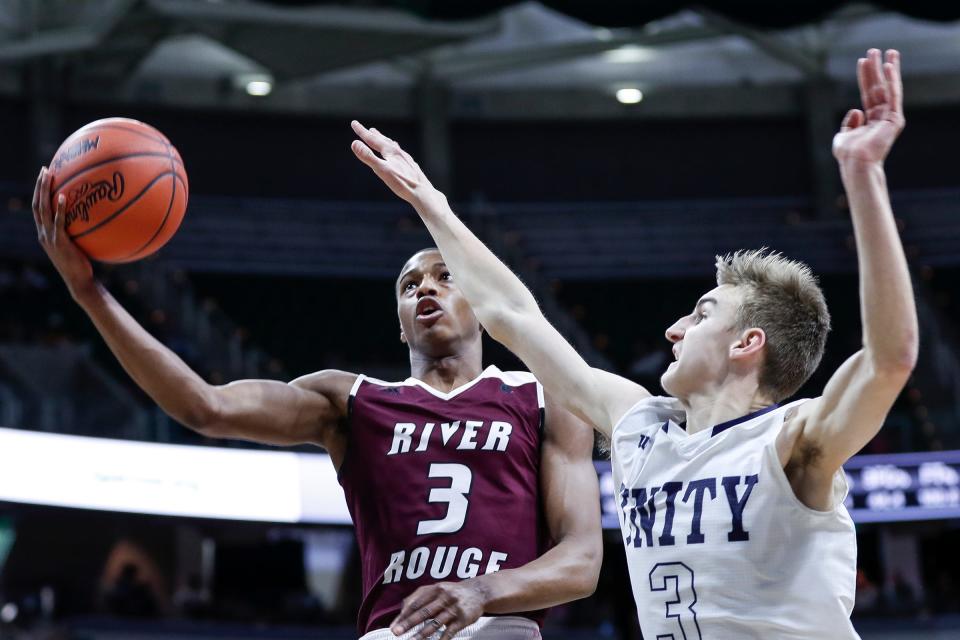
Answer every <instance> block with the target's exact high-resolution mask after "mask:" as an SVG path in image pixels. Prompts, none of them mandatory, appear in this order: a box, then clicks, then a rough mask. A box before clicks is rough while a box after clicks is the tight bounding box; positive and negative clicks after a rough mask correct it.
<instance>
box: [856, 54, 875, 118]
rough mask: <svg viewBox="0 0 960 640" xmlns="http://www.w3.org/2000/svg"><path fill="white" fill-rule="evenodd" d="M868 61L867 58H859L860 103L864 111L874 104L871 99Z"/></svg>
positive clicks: (858, 82) (858, 83)
mask: <svg viewBox="0 0 960 640" xmlns="http://www.w3.org/2000/svg"><path fill="white" fill-rule="evenodd" d="M867 62H868V60H867V59H866V58H860V59H858V60H857V85H858V86H859V87H860V105H861V106H862V107H863V110H864V111H866V110H867V109H869V108H870V107H871V106H872V102H871V101H870V81H869V75H868V74H867Z"/></svg>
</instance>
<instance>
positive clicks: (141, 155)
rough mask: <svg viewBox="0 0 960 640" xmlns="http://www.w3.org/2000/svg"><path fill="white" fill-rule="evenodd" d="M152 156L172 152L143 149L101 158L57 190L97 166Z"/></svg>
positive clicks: (62, 183) (168, 155)
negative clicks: (138, 151) (137, 151)
mask: <svg viewBox="0 0 960 640" xmlns="http://www.w3.org/2000/svg"><path fill="white" fill-rule="evenodd" d="M151 157H153V158H156V157H167V158H169V157H170V154H169V152H168V153H160V152H159V151H141V152H140V153H126V154H123V155H120V156H113V157H110V158H106V159H105V160H100V161H99V162H96V163H94V164H90V165H87V166H85V167H84V168H83V169H80V170H79V171H77V172H76V173H74V174H72V175H71V176H69V177H68V178H67V179H65V180H64V181H63V182H61V183H60V184H58V185H57V187H56V190H57V191H60V190H61V189H63V188H64V187H65V186H67V185H68V184H70V183H71V182H73V181H74V180H76V179H77V178H78V177H79V176H82V175H83V174H85V173H87V172H88V171H91V170H93V169H96V168H98V167H102V166H103V165H105V164H109V163H111V162H115V161H117V160H125V159H127V158H151ZM180 164H181V166H182V165H183V163H182V162H181V163H180Z"/></svg>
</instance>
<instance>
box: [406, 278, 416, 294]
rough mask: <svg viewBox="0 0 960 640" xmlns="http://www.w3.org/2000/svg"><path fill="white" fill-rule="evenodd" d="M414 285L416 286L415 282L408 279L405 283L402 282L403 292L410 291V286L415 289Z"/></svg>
mask: <svg viewBox="0 0 960 640" xmlns="http://www.w3.org/2000/svg"><path fill="white" fill-rule="evenodd" d="M416 287H417V283H416V282H414V281H413V280H408V281H406V282H405V283H403V291H405V292H406V291H410V289H411V288H413V289H415V288H416Z"/></svg>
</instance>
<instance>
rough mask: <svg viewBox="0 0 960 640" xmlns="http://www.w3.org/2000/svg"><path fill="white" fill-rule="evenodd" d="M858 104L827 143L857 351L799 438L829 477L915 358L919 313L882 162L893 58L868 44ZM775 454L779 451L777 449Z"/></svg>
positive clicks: (897, 96) (809, 413) (889, 133)
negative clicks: (846, 211)
mask: <svg viewBox="0 0 960 640" xmlns="http://www.w3.org/2000/svg"><path fill="white" fill-rule="evenodd" d="M857 76H858V80H859V84H860V95H861V99H862V102H863V110H860V109H852V110H850V112H848V113H847V115H846V117H845V118H844V120H843V125H842V127H841V130H840V132H839V133H838V134H837V135H836V137H835V138H834V142H833V152H834V155H835V156H836V158H837V161H838V162H839V164H840V174H841V176H842V178H843V184H844V187H845V188H846V192H847V199H848V201H849V203H850V214H851V216H852V218H853V229H854V237H855V238H856V245H857V261H858V266H859V271H860V313H861V320H862V323H863V348H862V349H861V350H860V351H858V352H857V353H856V354H854V355H853V356H852V357H851V358H850V359H849V360H847V361H846V362H845V363H844V364H843V366H841V367H840V369H839V370H838V371H837V372H836V373H835V374H834V375H833V377H832V378H831V380H830V382H829V383H828V384H827V387H826V389H825V390H824V393H823V396H822V397H820V398H817V399H816V400H814V401H811V402H808V403H806V404H805V405H802V408H801V409H800V413H799V414H798V417H799V418H800V419H801V423H802V433H801V434H800V436H799V437H800V438H802V439H803V440H804V441H806V442H807V443H808V444H810V445H813V447H814V449H813V450H814V451H816V452H817V456H816V458H817V461H816V465H815V466H816V467H817V468H818V469H819V470H821V471H823V472H825V473H824V474H823V475H825V476H829V475H832V473H833V472H834V471H836V470H837V469H838V468H839V467H840V465H842V464H843V463H844V462H845V461H846V460H847V459H848V458H849V457H850V456H852V455H853V454H855V453H856V452H857V451H859V450H860V449H861V448H862V447H863V446H864V445H865V444H866V443H867V442H869V441H870V439H871V438H873V436H874V435H876V433H877V432H878V431H879V430H880V427H881V426H882V425H883V422H884V420H885V418H886V416H887V412H888V411H889V410H890V407H891V406H892V405H893V402H894V400H896V398H897V395H898V394H899V393H900V391H901V390H902V389H903V386H904V385H905V384H906V382H907V379H908V378H909V376H910V373H911V371H912V370H913V367H914V365H915V363H916V359H917V349H918V330H917V313H916V306H915V304H914V299H913V288H912V286H911V282H910V273H909V271H908V269H907V261H906V258H905V256H904V253H903V246H902V245H901V243H900V237H899V235H898V233H897V225H896V221H895V220H894V217H893V211H892V209H891V206H890V198H889V195H888V193H887V185H886V176H885V174H884V169H883V162H884V159H885V158H886V157H887V153H888V152H889V151H890V148H891V146H892V145H893V142H894V141H895V140H896V139H897V136H898V135H899V134H900V131H901V130H902V129H903V126H904V117H903V97H902V96H903V89H902V84H901V80H900V54H899V53H898V52H896V51H893V50H889V51H887V59H886V62H883V61H882V59H881V54H880V51H879V50H877V49H871V50H870V51H869V52H868V53H867V58H861V59H860V60H859V62H858V65H857ZM782 451H783V450H782V449H781V452H782Z"/></svg>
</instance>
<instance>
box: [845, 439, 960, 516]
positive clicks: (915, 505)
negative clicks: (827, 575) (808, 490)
mask: <svg viewBox="0 0 960 640" xmlns="http://www.w3.org/2000/svg"><path fill="white" fill-rule="evenodd" d="M843 469H844V471H845V472H846V474H847V484H849V485H850V493H849V494H848V495H847V501H846V505H847V509H849V510H850V515H852V516H853V519H854V520H856V521H857V522H892V521H898V520H937V519H942V518H960V451H931V452H926V453H898V454H890V455H869V456H856V457H854V458H851V459H850V461H848V462H847V464H845V465H843Z"/></svg>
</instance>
